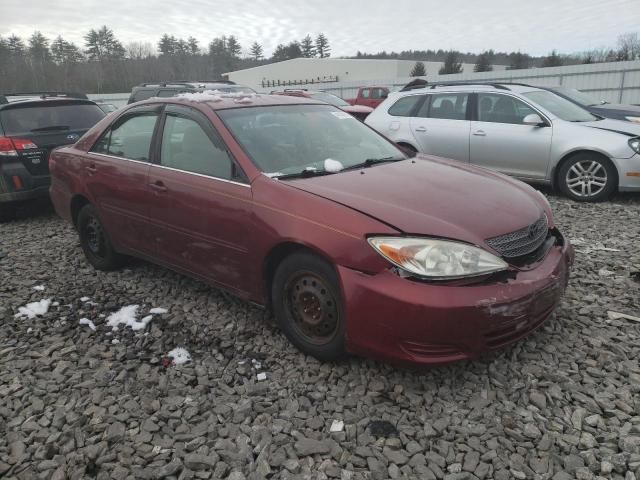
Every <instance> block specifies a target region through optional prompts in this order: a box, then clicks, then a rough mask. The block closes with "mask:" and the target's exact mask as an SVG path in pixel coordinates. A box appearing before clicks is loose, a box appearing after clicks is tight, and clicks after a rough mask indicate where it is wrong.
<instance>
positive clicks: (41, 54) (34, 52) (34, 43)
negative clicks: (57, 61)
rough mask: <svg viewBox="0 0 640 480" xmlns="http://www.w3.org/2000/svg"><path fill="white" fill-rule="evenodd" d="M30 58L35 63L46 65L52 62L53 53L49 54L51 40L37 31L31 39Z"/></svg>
mask: <svg viewBox="0 0 640 480" xmlns="http://www.w3.org/2000/svg"><path fill="white" fill-rule="evenodd" d="M29 56H30V57H31V59H32V60H33V61H36V62H40V63H45V62H48V61H50V60H51V52H49V40H47V38H46V37H45V36H44V35H42V33H40V32H38V31H36V32H33V35H31V37H30V38H29Z"/></svg>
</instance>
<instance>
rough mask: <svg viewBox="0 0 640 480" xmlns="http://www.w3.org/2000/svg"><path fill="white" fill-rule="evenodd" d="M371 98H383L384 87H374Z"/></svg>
mask: <svg viewBox="0 0 640 480" xmlns="http://www.w3.org/2000/svg"><path fill="white" fill-rule="evenodd" d="M371 98H375V99H379V98H382V89H380V88H372V89H371Z"/></svg>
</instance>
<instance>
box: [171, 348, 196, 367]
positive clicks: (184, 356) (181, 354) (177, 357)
mask: <svg viewBox="0 0 640 480" xmlns="http://www.w3.org/2000/svg"><path fill="white" fill-rule="evenodd" d="M167 357H171V358H172V359H173V363H175V364H176V365H182V364H183V363H187V362H190V361H191V355H190V354H189V352H187V350H186V349H184V348H182V347H177V348H174V349H173V350H171V351H170V352H169V353H167Z"/></svg>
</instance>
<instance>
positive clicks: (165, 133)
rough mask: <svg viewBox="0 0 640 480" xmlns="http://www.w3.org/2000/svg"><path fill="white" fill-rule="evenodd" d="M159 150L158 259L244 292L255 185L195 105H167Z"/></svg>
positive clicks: (155, 173) (153, 184) (152, 176)
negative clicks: (252, 191) (249, 226)
mask: <svg viewBox="0 0 640 480" xmlns="http://www.w3.org/2000/svg"><path fill="white" fill-rule="evenodd" d="M159 150H160V152H159V153H160V154H159V159H158V160H159V162H158V163H157V164H152V165H151V167H150V170H149V186H150V188H151V189H152V191H153V192H154V193H153V195H154V201H153V206H152V208H151V215H150V216H151V219H152V221H153V222H154V223H156V224H157V225H158V229H157V231H158V232H159V234H158V235H157V237H156V238H155V244H156V249H157V255H158V258H159V259H160V260H161V261H162V262H164V263H166V264H168V265H170V266H173V267H176V268H178V269H180V270H183V271H185V272H187V273H191V274H193V275H195V276H198V277H201V278H204V279H206V280H208V281H211V282H214V283H217V284H219V285H221V286H223V287H226V288H230V289H233V290H236V292H237V293H239V294H240V295H242V294H243V293H244V292H246V291H247V289H248V287H247V285H248V278H249V275H247V269H248V268H250V267H249V265H248V263H249V262H248V259H247V252H248V248H249V244H250V241H251V239H250V236H251V232H250V231H249V229H248V227H247V225H249V221H248V219H249V218H250V216H251V215H252V203H251V202H252V195H251V187H250V186H249V184H248V182H246V181H245V180H244V176H243V174H242V172H241V171H240V170H239V167H238V165H237V164H236V162H235V160H234V159H233V157H232V156H231V154H230V153H229V152H228V151H227V149H226V147H225V145H224V143H223V141H222V140H221V139H220V136H219V135H218V134H217V132H216V131H215V129H214V127H213V126H212V125H211V122H210V121H209V119H207V118H206V117H205V116H204V115H203V114H202V113H200V112H198V111H196V110H195V109H191V108H188V107H183V106H176V105H170V106H168V107H167V109H166V111H165V114H164V119H163V128H162V137H161V142H160V149H159ZM252 267H253V268H258V267H256V266H255V265H254V266H252Z"/></svg>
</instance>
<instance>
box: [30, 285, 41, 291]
mask: <svg viewBox="0 0 640 480" xmlns="http://www.w3.org/2000/svg"><path fill="white" fill-rule="evenodd" d="M33 289H34V290H37V291H38V292H42V291H44V285H35V286H34V287H33Z"/></svg>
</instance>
